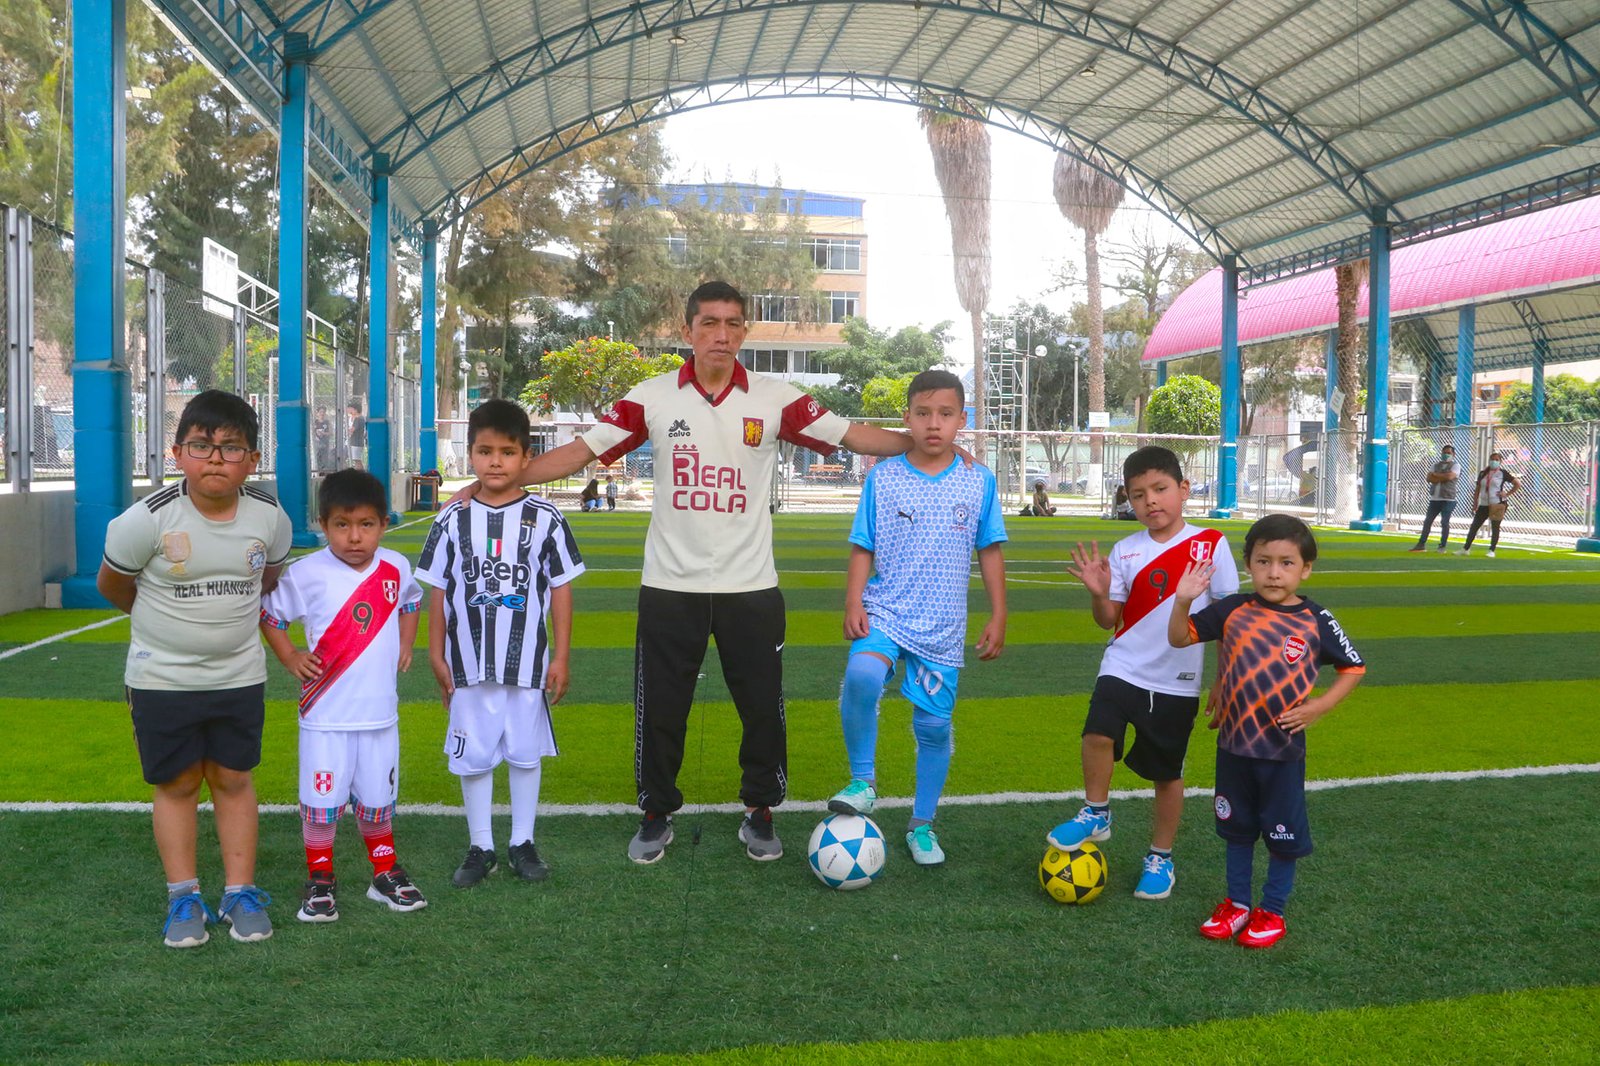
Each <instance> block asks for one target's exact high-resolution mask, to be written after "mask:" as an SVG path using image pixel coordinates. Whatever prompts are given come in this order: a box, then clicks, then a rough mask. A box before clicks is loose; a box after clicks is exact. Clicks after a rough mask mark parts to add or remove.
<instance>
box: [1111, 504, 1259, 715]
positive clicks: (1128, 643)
mask: <svg viewBox="0 0 1600 1066" xmlns="http://www.w3.org/2000/svg"><path fill="white" fill-rule="evenodd" d="M1205 559H1210V560H1212V561H1213V562H1214V563H1215V564H1216V571H1215V572H1214V573H1213V574H1212V576H1211V592H1210V594H1209V595H1205V594H1202V595H1201V596H1200V598H1199V599H1197V600H1195V602H1194V606H1193V607H1192V608H1191V611H1190V613H1191V614H1192V613H1193V612H1194V611H1198V610H1201V609H1202V608H1204V607H1205V606H1206V605H1207V604H1209V603H1210V602H1211V601H1212V600H1213V599H1220V598H1222V597H1223V596H1231V595H1233V594H1234V593H1235V592H1238V591H1239V568H1238V566H1237V565H1236V564H1235V563H1234V560H1233V552H1232V551H1231V550H1230V549H1229V547H1228V538H1226V537H1224V536H1223V535H1222V534H1221V533H1218V532H1217V531H1216V530H1214V529H1201V528H1200V527H1199V526H1192V525H1189V524H1188V523H1187V522H1186V523H1184V526H1183V528H1182V529H1180V530H1179V531H1178V532H1177V534H1176V535H1175V536H1174V537H1172V539H1170V540H1167V541H1164V542H1160V543H1158V542H1157V541H1156V540H1155V539H1154V538H1153V537H1151V536H1150V531H1149V530H1147V529H1141V530H1140V531H1139V532H1137V533H1135V534H1133V535H1132V536H1130V537H1124V538H1123V539H1122V540H1119V541H1118V542H1117V543H1116V544H1115V545H1114V546H1113V547H1112V549H1111V599H1113V600H1115V601H1116V602H1118V603H1120V604H1122V621H1121V622H1120V623H1119V624H1118V625H1117V630H1116V632H1115V633H1114V634H1112V637H1111V640H1110V642H1109V643H1108V644H1107V645H1106V651H1105V655H1104V656H1102V657H1101V659H1100V672H1101V673H1102V674H1110V675H1112V676H1113V677H1120V678H1121V679H1122V680H1124V681H1126V682H1128V683H1129V684H1131V685H1138V686H1139V687H1140V688H1143V689H1148V690H1150V691H1151V692H1164V693H1166V694H1168V695H1171V696H1198V695H1199V694H1200V674H1201V670H1202V669H1203V667H1204V665H1205V651H1204V649H1203V648H1201V646H1200V645H1198V644H1194V645H1190V646H1189V647H1187V648H1174V647H1173V646H1172V644H1171V643H1170V642H1169V641H1168V640H1167V619H1168V618H1170V617H1171V615H1172V597H1173V593H1174V592H1175V591H1176V590H1177V588H1178V579H1179V578H1180V577H1182V576H1183V570H1184V567H1186V566H1188V565H1189V563H1191V562H1193V561H1196V560H1205Z"/></svg>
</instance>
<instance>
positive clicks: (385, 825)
mask: <svg viewBox="0 0 1600 1066" xmlns="http://www.w3.org/2000/svg"><path fill="white" fill-rule="evenodd" d="M356 824H357V825H359V826H360V827H361V842H362V843H363V844H365V845H366V846H367V859H368V861H370V862H371V863H372V875H373V876H374V877H376V876H377V875H378V874H386V873H388V872H389V871H390V870H392V869H394V822H393V820H392V819H391V818H390V817H389V813H388V811H385V812H384V815H383V817H382V818H380V819H378V820H376V821H371V822H369V821H366V820H365V819H359V820H357V822H356Z"/></svg>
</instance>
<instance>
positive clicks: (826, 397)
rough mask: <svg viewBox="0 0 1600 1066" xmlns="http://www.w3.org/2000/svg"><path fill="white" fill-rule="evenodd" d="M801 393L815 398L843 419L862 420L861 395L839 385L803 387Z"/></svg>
mask: <svg viewBox="0 0 1600 1066" xmlns="http://www.w3.org/2000/svg"><path fill="white" fill-rule="evenodd" d="M800 391H802V392H804V393H806V394H807V395H809V396H812V397H815V398H816V401H817V402H818V403H820V404H821V405H822V406H824V407H826V408H827V409H828V410H830V411H832V412H833V413H834V414H836V415H839V416H840V417H841V418H860V417H861V416H862V415H863V414H864V413H865V412H864V411H862V409H861V393H859V392H854V391H852V390H850V389H846V388H843V387H842V386H839V385H801V386H800Z"/></svg>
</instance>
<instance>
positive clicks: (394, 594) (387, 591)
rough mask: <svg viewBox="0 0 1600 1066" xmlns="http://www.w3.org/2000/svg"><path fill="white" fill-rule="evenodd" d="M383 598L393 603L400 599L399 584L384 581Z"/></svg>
mask: <svg viewBox="0 0 1600 1066" xmlns="http://www.w3.org/2000/svg"><path fill="white" fill-rule="evenodd" d="M383 598H384V599H385V600H387V601H388V602H389V603H393V602H395V601H396V600H398V599H399V598H400V582H398V581H385V582H384V583H383Z"/></svg>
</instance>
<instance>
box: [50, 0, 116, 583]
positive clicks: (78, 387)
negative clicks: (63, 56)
mask: <svg viewBox="0 0 1600 1066" xmlns="http://www.w3.org/2000/svg"><path fill="white" fill-rule="evenodd" d="M127 13H128V12H127V3H126V0H72V29H73V34H72V76H73V91H72V154H73V167H72V199H73V226H74V229H75V230H76V231H77V232H76V240H75V241H74V242H73V256H72V298H73V340H74V344H73V352H72V425H73V431H72V449H73V455H74V456H75V457H76V462H75V463H74V471H73V473H74V477H75V478H76V480H77V486H76V490H75V494H76V499H75V500H74V503H73V533H74V535H75V537H76V539H75V541H74V557H75V559H76V568H75V571H74V573H73V574H72V576H71V577H69V578H67V580H66V581H64V582H63V583H62V587H61V602H62V605H63V606H66V607H105V606H106V605H107V604H106V601H105V599H104V598H103V597H102V596H101V595H100V593H99V591H98V590H97V589H96V588H95V575H96V574H98V573H99V572H100V560H101V557H102V556H103V555H104V554H105V547H106V526H108V525H109V524H110V523H111V520H112V519H113V518H115V517H117V515H119V514H121V513H122V512H123V511H124V510H126V509H127V508H128V507H129V506H130V505H131V504H132V503H133V436H132V434H133V406H132V405H133V398H132V393H131V392H130V391H129V382H128V355H127V350H126V342H125V339H124V336H123V305H122V288H123V284H124V276H123V275H124V271H125V270H126V267H125V266H124V264H123V240H122V227H123V221H124V212H125V210H126V205H125V198H126V185H125V177H124V174H123V164H124V152H125V147H126V140H125V135H124V127H123V109H124V104H123V93H124V91H125V88H126V84H127V79H126V74H125V73H124V68H125V65H126V63H127V48H126V42H127Z"/></svg>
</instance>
